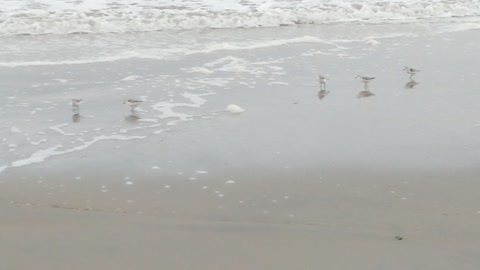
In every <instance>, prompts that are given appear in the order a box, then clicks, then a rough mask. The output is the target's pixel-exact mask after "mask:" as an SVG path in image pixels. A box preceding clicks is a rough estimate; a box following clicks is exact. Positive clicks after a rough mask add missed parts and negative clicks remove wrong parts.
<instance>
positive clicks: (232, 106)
mask: <svg viewBox="0 0 480 270" xmlns="http://www.w3.org/2000/svg"><path fill="white" fill-rule="evenodd" d="M225 111H227V112H228V113H231V114H238V113H243V112H244V111H245V109H243V108H242V107H240V106H238V105H235V104H230V105H228V106H227V108H225Z"/></svg>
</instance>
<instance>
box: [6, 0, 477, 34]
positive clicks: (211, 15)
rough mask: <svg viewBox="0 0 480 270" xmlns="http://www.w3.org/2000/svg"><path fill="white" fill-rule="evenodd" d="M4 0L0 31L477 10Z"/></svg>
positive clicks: (442, 4) (112, 29)
mask: <svg viewBox="0 0 480 270" xmlns="http://www.w3.org/2000/svg"><path fill="white" fill-rule="evenodd" d="M118 2H119V1H113V0H95V1H94V0H81V1H80V0H51V1H46V0H41V1H35V3H32V2H31V1H24V0H9V1H7V2H6V3H2V6H0V35H1V36H8V35H22V34H31V35H34V34H69V33H122V32H146V31H160V30H176V29H209V28H253V27H276V26H285V25H295V24H322V23H331V22H356V21H370V22H384V21H408V20H413V19H418V18H444V17H462V16H477V15H480V4H479V1H477V0H460V1H447V0H445V1H438V0H401V1H391V2H390V1H389V2H386V1H382V2H379V1H362V2H360V1H352V0H335V1H334V0H319V1H311V0H296V1H286V0H270V1H260V0H243V1H234V2H233V3H232V2H229V1H225V2H224V1H219V0H190V1H182V2H181V4H177V5H175V3H178V1H171V0H133V1H129V3H128V4H119V3H118Z"/></svg>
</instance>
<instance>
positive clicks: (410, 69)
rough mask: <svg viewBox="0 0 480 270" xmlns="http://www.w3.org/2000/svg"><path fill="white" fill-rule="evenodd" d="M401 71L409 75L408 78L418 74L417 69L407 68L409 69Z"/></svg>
mask: <svg viewBox="0 0 480 270" xmlns="http://www.w3.org/2000/svg"><path fill="white" fill-rule="evenodd" d="M403 71H405V72H406V73H407V74H410V78H412V77H413V76H415V74H417V72H420V70H418V69H414V68H409V67H405V68H404V69H403Z"/></svg>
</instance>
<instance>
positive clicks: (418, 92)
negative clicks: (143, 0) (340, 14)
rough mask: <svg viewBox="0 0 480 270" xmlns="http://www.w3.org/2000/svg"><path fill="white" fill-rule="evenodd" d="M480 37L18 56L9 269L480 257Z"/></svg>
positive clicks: (7, 184)
mask: <svg viewBox="0 0 480 270" xmlns="http://www.w3.org/2000/svg"><path fill="white" fill-rule="evenodd" d="M333 27H334V26H333ZM399 27H400V26H399ZM401 27H403V26H401ZM412 28H413V27H412ZM306 29H307V30H308V28H299V30H298V31H307V30H306ZM319 29H322V28H318V27H314V28H313V30H315V31H318V30H319ZM313 30H312V31H313ZM228 31H229V30H222V31H220V32H216V33H223V34H225V33H228ZM253 31H255V30H253ZM259 31H262V33H263V32H265V31H268V30H259ZM290 31H292V30H290ZM232 32H234V33H235V31H234V30H233V31H232ZM372 32H375V31H373V30H372ZM477 32H478V31H464V32H458V33H445V34H439V35H432V36H426V37H423V36H418V37H411V38H407V39H406V38H405V37H401V38H389V39H380V41H381V42H380V43H379V44H378V45H377V46H370V45H368V44H367V43H365V41H361V42H360V41H359V42H353V43H347V44H344V43H342V42H339V44H343V45H342V46H332V45H329V44H317V43H306V44H304V43H301V42H300V43H288V44H286V45H285V46H279V47H276V46H274V47H273V48H270V47H261V46H260V48H257V49H245V50H233V51H229V50H226V51H222V50H221V51H215V52H211V53H200V54H196V55H187V56H185V58H182V59H176V60H171V59H170V60H158V59H157V60H153V59H127V60H119V61H116V62H103V63H85V64H81V65H53V66H42V65H39V66H28V67H22V66H19V67H1V68H0V71H1V72H0V77H1V78H2V83H3V86H5V89H8V90H6V93H5V96H6V97H7V99H4V100H2V101H0V104H1V105H2V106H0V112H1V113H2V114H3V115H4V120H5V121H4V122H3V124H2V126H1V127H0V128H1V129H0V132H1V133H0V134H1V135H2V136H0V139H2V138H5V140H4V141H2V145H1V147H2V148H1V149H2V151H1V152H0V162H1V163H0V168H1V166H5V167H4V169H3V170H2V171H1V172H0V189H1V190H2V196H1V197H0V220H1V221H0V231H1V232H2V233H1V234H0V243H1V245H0V268H1V269H45V270H47V269H48V270H55V269H59V270H60V269H62V270H63V269H107V270H108V269H160V268H161V269H365V270H367V269H378V270H383V269H392V270H397V269H398V270H400V269H420V268H421V269H427V270H429V269H432V270H433V269H435V270H443V269H445V270H447V269H448V270H450V269H467V270H469V269H472V270H473V269H475V270H476V269H478V267H479V265H480V259H479V258H480V251H479V249H478V246H480V229H479V227H478V222H479V219H480V207H479V205H480V198H479V196H478V192H477V191H478V189H479V185H480V184H479V182H478V178H479V176H480V171H479V167H478V164H479V162H480V152H479V151H478V149H479V147H480V141H479V140H478V136H479V135H480V128H479V127H478V125H480V121H479V120H478V117H477V116H478V115H480V109H479V107H478V106H477V104H478V102H477V101H480V94H479V92H478V87H479V86H480V83H479V79H478V74H477V71H476V70H473V69H472V68H473V67H472V59H478V57H480V55H479V52H478V50H474V48H476V46H477V44H478V36H474V35H472V34H473V33H477ZM152 35H155V34H152ZM210 35H212V34H211V33H210ZM232 35H233V34H232ZM40 38H41V37H40ZM460 41H463V42H460ZM337 45H338V44H337ZM446 51H448V52H450V53H449V54H445V52H446ZM316 52H329V53H330V54H328V55H324V54H316ZM304 54H309V55H308V56H305V55H304ZM419 55H421V56H422V58H421V59H419V57H418V56H419ZM231 56H234V57H233V58H232V57H231ZM219 59H220V60H221V61H220V60H219ZM239 59H240V60H239ZM215 61H217V62H218V61H220V62H221V63H226V64H224V65H223V64H222V65H220V66H219V67H218V66H215V65H208V63H212V62H215ZM222 61H223V62H222ZM205 63H207V64H205ZM405 65H412V67H415V68H419V69H421V70H422V71H421V73H420V74H418V75H417V76H416V78H415V80H416V82H417V83H418V84H416V83H412V81H410V80H409V79H408V75H406V74H403V73H402V72H401V70H402V69H403V68H404V66H405ZM212 66H213V67H212ZM232 66H233V67H232ZM198 67H203V68H210V69H211V70H213V71H212V72H213V73H212V74H210V73H208V74H206V73H189V72H184V70H190V69H192V68H198ZM215 68H216V69H215ZM229 68H230V69H231V70H233V71H231V70H230V71H225V70H229ZM245 70H246V71H247V72H245ZM252 70H254V71H255V72H254V73H250V71H252ZM318 73H326V74H325V75H326V76H327V77H328V78H329V79H330V80H328V81H327V84H326V88H327V90H328V91H330V92H329V93H328V94H326V95H325V93H319V91H320V89H319V85H318V82H317V75H318ZM358 73H362V74H363V75H368V76H376V77H377V79H376V80H375V81H374V82H372V83H371V84H370V86H369V89H367V90H368V92H369V93H366V92H365V91H366V90H365V89H364V87H363V85H362V84H361V83H359V82H358V81H355V80H353V78H354V76H356V75H358ZM99 74H101V75H99ZM135 75H142V76H143V77H141V78H137V79H135V78H134V77H131V76H135ZM452 78H455V80H453V79H452ZM59 80H63V81H59ZM58 93H61V94H58ZM185 93H187V95H184V94H185ZM79 95H81V97H82V98H84V99H85V100H86V102H85V103H84V104H82V105H81V107H80V114H81V116H82V117H78V116H77V117H76V116H75V114H74V113H72V112H71V110H70V109H71V108H70V107H69V104H68V102H66V100H68V98H70V97H71V96H75V97H78V96H79ZM141 96H142V97H143V98H144V99H145V102H144V103H143V104H142V105H141V106H139V111H138V118H135V117H134V116H131V115H129V111H128V108H125V107H122V104H121V103H122V99H123V98H129V97H134V98H136V97H141ZM320 97H321V98H320ZM202 98H203V99H205V101H203V100H202ZM231 103H235V104H238V105H240V106H241V107H243V108H245V109H246V112H244V113H242V114H239V115H228V114H225V113H223V112H218V111H221V110H223V108H225V106H226V105H227V104H231ZM172 104H173V105H172ZM175 104H176V105H175ZM178 104H180V105H178ZM170 105H172V106H174V107H173V111H174V112H175V113H184V114H185V115H175V114H174V116H173V117H172V115H171V114H170V115H166V114H164V113H165V108H169V107H168V106H170ZM162 106H163V107H162ZM175 106H178V107H175ZM212 111H216V112H217V113H213V114H212V113H211V112H212ZM202 115H203V116H204V115H208V117H207V118H202V117H201V116H202ZM167 116H168V117H167ZM13 127H15V128H13ZM42 140H44V141H42ZM45 149H50V150H49V151H46V152H45ZM42 151H44V152H42ZM39 153H40V154H43V156H41V155H39ZM45 153H46V154H45ZM397 236H398V237H401V238H402V240H397V239H396V237H397Z"/></svg>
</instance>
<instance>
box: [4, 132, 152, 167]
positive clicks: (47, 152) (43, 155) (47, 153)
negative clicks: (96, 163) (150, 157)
mask: <svg viewBox="0 0 480 270" xmlns="http://www.w3.org/2000/svg"><path fill="white" fill-rule="evenodd" d="M144 138H146V136H121V135H110V136H106V135H102V136H98V137H94V138H93V139H92V140H91V141H88V142H85V143H84V144H83V145H79V146H76V147H73V148H70V149H66V150H59V149H60V148H61V147H62V145H56V146H53V147H50V148H47V149H43V150H39V151H37V152H35V153H33V154H32V155H31V156H30V157H28V158H26V159H21V160H17V161H14V162H12V164H11V165H10V166H5V167H2V168H0V172H1V171H3V170H5V169H7V168H8V167H10V168H15V167H22V166H26V165H30V164H35V163H42V162H44V161H45V160H46V159H48V158H50V157H53V156H60V155H65V154H69V153H73V152H77V151H82V150H85V149H87V148H88V147H90V146H92V145H93V144H95V143H97V142H100V141H105V140H122V141H125V140H134V139H144Z"/></svg>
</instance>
